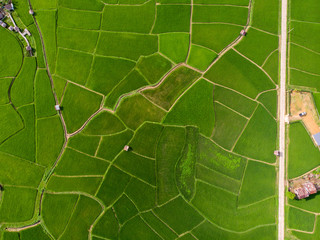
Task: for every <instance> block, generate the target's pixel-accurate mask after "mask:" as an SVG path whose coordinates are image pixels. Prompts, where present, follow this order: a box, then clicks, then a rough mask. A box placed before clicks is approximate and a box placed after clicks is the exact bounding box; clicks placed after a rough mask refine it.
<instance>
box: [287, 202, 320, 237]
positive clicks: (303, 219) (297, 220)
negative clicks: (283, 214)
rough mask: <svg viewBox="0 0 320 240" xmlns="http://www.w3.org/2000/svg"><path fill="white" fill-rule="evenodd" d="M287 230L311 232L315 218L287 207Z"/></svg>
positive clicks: (310, 214)
mask: <svg viewBox="0 0 320 240" xmlns="http://www.w3.org/2000/svg"><path fill="white" fill-rule="evenodd" d="M288 218H289V228H291V229H297V230H301V231H307V232H312V231H313V226H314V221H315V220H316V216H315V215H314V214H312V213H308V212H304V211H301V210H300V209H297V208H294V207H289V217H288Z"/></svg>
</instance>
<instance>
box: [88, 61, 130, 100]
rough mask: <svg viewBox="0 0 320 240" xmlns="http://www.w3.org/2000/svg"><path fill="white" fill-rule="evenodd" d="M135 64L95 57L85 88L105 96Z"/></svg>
mask: <svg viewBox="0 0 320 240" xmlns="http://www.w3.org/2000/svg"><path fill="white" fill-rule="evenodd" d="M134 65H135V63H134V62H131V61H128V60H124V59H117V58H106V57H95V59H94V62H93V66H92V71H91V74H90V77H89V79H88V82H87V84H86V86H87V87H88V88H90V89H92V90H95V91H97V92H100V93H102V94H104V95H107V94H108V93H110V92H111V91H112V89H113V88H114V87H115V86H116V85H117V84H118V83H119V82H120V81H121V80H122V79H123V78H124V77H125V76H126V75H127V74H128V73H129V72H130V71H131V70H132V68H133V67H134Z"/></svg>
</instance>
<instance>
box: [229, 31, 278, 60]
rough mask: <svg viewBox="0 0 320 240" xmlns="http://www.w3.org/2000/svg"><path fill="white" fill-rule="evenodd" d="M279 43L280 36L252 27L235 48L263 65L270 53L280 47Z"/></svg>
mask: <svg viewBox="0 0 320 240" xmlns="http://www.w3.org/2000/svg"><path fill="white" fill-rule="evenodd" d="M278 45H279V38H278V37H277V36H274V35H270V34H267V33H264V32H261V31H258V30H256V29H253V28H252V29H250V30H249V31H248V33H247V36H246V37H245V38H243V39H242V41H241V42H240V43H239V44H238V45H237V46H236V47H235V48H236V49H237V50H238V51H239V52H241V53H242V54H243V55H245V56H246V57H248V58H250V59H251V60H252V61H254V62H255V63H256V64H258V65H259V66H261V65H262V64H263V63H264V61H265V60H266V58H267V57H268V56H269V55H270V53H271V52H272V51H274V50H275V49H277V48H278ZM261 46H263V47H261Z"/></svg>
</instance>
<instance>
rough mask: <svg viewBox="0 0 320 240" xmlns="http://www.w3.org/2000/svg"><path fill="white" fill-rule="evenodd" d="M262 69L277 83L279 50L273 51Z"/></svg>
mask: <svg viewBox="0 0 320 240" xmlns="http://www.w3.org/2000/svg"><path fill="white" fill-rule="evenodd" d="M263 69H264V70H265V71H266V72H267V73H268V74H269V75H270V77H271V78H272V80H273V81H274V82H275V83H276V84H278V83H279V51H275V52H274V53H272V54H271V55H270V57H269V58H268V60H267V61H266V62H265V64H264V66H263Z"/></svg>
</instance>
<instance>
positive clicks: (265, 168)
mask: <svg viewBox="0 0 320 240" xmlns="http://www.w3.org/2000/svg"><path fill="white" fill-rule="evenodd" d="M275 185H276V169H275V167H274V166H270V165H266V164H263V163H260V162H254V161H249V162H248V165H247V168H246V172H245V175H244V179H243V181H242V186H241V193H240V195H239V199H238V204H239V206H245V205H249V204H252V203H255V202H258V201H261V200H263V199H266V198H268V197H271V196H273V195H275ZM256 186H259V187H256Z"/></svg>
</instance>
